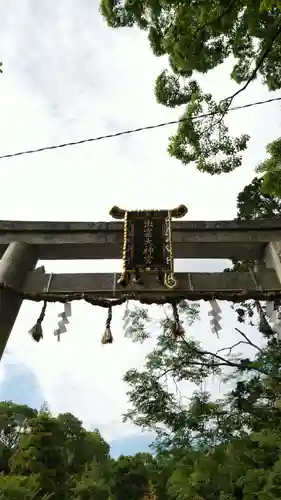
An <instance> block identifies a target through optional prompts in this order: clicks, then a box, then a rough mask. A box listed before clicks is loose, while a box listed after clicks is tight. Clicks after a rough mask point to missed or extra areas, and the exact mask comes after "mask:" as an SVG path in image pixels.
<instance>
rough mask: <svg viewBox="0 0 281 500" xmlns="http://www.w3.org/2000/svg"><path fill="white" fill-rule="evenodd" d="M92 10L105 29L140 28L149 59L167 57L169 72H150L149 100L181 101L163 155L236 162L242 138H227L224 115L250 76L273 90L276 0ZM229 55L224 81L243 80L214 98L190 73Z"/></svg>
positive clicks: (115, 4)
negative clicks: (152, 93)
mask: <svg viewBox="0 0 281 500" xmlns="http://www.w3.org/2000/svg"><path fill="white" fill-rule="evenodd" d="M100 11H101V14H102V16H103V17H104V18H105V20H106V22H107V24H108V25H109V26H110V27H113V28H118V27H132V26H137V27H138V28H140V29H142V30H145V31H146V32H147V36H148V40H149V42H150V46H151V49H152V51H153V53H154V54H155V56H157V57H159V56H163V55H167V56H168V60H169V65H170V70H171V72H169V71H168V70H164V71H163V72H162V73H161V74H160V75H159V76H158V78H157V80H156V85H155V95H156V99H157V101H158V102H159V103H160V104H163V105H164V106H168V107H173V108H174V107H178V106H185V111H184V112H183V114H182V121H181V122H180V123H179V126H178V130H177V133H176V134H175V135H174V136H173V137H171V138H170V143H169V147H168V151H169V153H170V155H172V156H173V157H175V158H177V159H179V160H180V161H182V162H183V163H184V164H189V163H191V162H195V163H196V166H197V168H198V169H199V170H200V171H202V172H208V173H210V174H219V173H223V172H230V171H232V170H234V169H235V168H237V167H239V166H240V165H241V162H242V157H241V153H242V152H243V151H244V150H245V149H246V146H247V141H248V136H247V135H241V136H240V137H236V138H233V137H230V135H229V132H228V128H227V126H226V124H225V122H224V118H225V115H226V113H227V112H228V110H229V107H230V106H231V104H232V102H233V99H234V97H235V96H236V95H238V94H239V93H240V92H242V91H243V90H244V89H245V88H246V87H247V86H248V85H249V84H250V83H251V82H252V81H253V80H255V79H256V78H257V77H259V78H260V79H261V80H262V81H263V83H264V84H265V85H266V86H267V87H268V89H269V90H277V89H279V88H280V87H281V63H280V61H281V57H280V56H281V37H280V34H281V28H280V20H281V12H280V2H279V1H278V2H273V1H272V0H263V1H262V2H261V1H260V0H255V1H249V0H242V1H237V0H230V1H229V2H226V1H225V0H217V1H216V2H214V1H213V0H204V2H202V1H194V2H182V1H180V0H164V1H160V0H125V2H121V0H101V3H100ZM229 56H232V58H233V67H232V71H231V78H232V79H233V80H234V81H235V82H236V83H237V84H239V85H242V84H243V85H242V87H240V89H239V90H238V91H236V93H235V94H233V96H230V97H228V98H227V97H226V98H225V99H224V100H222V101H221V102H219V103H216V102H215V100H214V99H213V98H212V96H211V95H210V94H205V93H204V92H203V91H202V89H201V88H200V87H199V85H198V82H197V81H196V80H195V78H196V75H197V74H206V73H208V72H210V71H212V70H213V69H215V68H217V67H218V66H219V65H220V64H222V63H223V62H224V61H225V60H226V59H227V58H229ZM202 114H203V115H206V116H205V117H202ZM200 116H201V118H199V117H200Z"/></svg>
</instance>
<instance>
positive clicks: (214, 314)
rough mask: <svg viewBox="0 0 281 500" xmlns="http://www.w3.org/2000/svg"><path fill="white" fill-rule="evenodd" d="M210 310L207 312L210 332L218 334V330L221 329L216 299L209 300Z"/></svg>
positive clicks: (219, 310) (219, 312)
mask: <svg viewBox="0 0 281 500" xmlns="http://www.w3.org/2000/svg"><path fill="white" fill-rule="evenodd" d="M210 306H211V310H210V311H209V312H208V316H209V317H210V325H211V332H212V333H215V334H216V335H218V332H219V331H220V330H221V329H222V327H221V325H220V321H221V308H220V306H219V305H218V303H217V301H216V300H210Z"/></svg>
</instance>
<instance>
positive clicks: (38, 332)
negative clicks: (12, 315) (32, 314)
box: [28, 302, 47, 342]
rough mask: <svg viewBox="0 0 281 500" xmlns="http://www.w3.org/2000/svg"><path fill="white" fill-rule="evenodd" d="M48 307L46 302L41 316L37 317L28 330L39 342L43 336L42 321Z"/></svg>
mask: <svg viewBox="0 0 281 500" xmlns="http://www.w3.org/2000/svg"><path fill="white" fill-rule="evenodd" d="M46 309H47V302H44V304H43V307H42V309H41V313H40V316H39V318H38V319H37V321H36V323H35V325H34V326H33V327H32V328H31V330H29V332H28V333H29V334H30V335H31V337H32V338H33V340H35V342H39V341H40V340H41V339H42V338H43V330H42V322H43V320H44V318H45V314H46Z"/></svg>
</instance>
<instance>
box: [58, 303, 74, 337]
mask: <svg viewBox="0 0 281 500" xmlns="http://www.w3.org/2000/svg"><path fill="white" fill-rule="evenodd" d="M70 317H71V304H70V302H66V303H65V304H64V310H63V312H61V313H59V314H58V325H57V326H58V327H57V328H56V329H55V330H54V335H55V336H56V337H57V339H58V342H60V336H61V334H62V333H65V332H66V331H67V328H66V326H65V325H68V323H69V320H68V318H70Z"/></svg>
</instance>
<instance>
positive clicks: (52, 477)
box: [10, 413, 68, 500]
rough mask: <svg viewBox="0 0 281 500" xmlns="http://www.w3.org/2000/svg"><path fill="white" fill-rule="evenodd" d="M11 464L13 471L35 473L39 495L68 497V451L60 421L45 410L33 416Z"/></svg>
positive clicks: (26, 473)
mask: <svg viewBox="0 0 281 500" xmlns="http://www.w3.org/2000/svg"><path fill="white" fill-rule="evenodd" d="M10 467H11V473H12V474H18V475H22V476H30V475H32V474H34V475H36V476H37V477H38V482H39V488H40V491H41V493H42V494H51V493H52V498H53V499H54V500H56V499H58V500H59V499H61V500H62V499H63V498H67V491H68V475H67V454H66V450H65V442H64V433H63V430H62V427H61V425H60V423H59V422H58V421H57V420H56V419H55V418H53V417H50V416H49V415H47V414H45V413H42V414H39V415H38V416H37V417H35V418H32V419H31V420H30V421H29V430H28V432H27V433H26V434H24V435H23V436H22V437H21V440H20V444H19V447H18V449H17V450H16V451H15V453H14V454H13V456H12V457H11V459H10Z"/></svg>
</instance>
